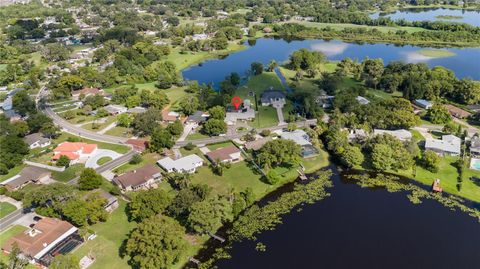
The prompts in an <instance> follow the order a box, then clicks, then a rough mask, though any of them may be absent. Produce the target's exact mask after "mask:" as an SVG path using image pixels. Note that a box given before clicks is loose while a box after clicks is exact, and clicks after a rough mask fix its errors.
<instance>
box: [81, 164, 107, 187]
mask: <svg viewBox="0 0 480 269" xmlns="http://www.w3.org/2000/svg"><path fill="white" fill-rule="evenodd" d="M102 181H103V179H102V176H101V175H99V174H97V172H96V171H95V169H93V168H85V169H84V170H83V171H82V173H81V174H80V178H79V179H78V188H79V189H80V190H93V189H96V188H98V187H100V185H102Z"/></svg>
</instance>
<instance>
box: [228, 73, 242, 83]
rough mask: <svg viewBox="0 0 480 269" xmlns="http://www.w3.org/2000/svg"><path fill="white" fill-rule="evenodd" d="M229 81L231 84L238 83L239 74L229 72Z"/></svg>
mask: <svg viewBox="0 0 480 269" xmlns="http://www.w3.org/2000/svg"><path fill="white" fill-rule="evenodd" d="M230 83H232V85H233V86H238V85H240V75H239V74H238V73H237V72H233V73H231V74H230Z"/></svg>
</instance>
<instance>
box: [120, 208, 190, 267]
mask: <svg viewBox="0 0 480 269" xmlns="http://www.w3.org/2000/svg"><path fill="white" fill-rule="evenodd" d="M184 237H185V229H184V228H183V227H182V226H181V225H180V224H179V223H178V222H177V221H176V220H174V219H172V218H169V217H166V216H161V215H157V216H155V217H152V218H149V219H146V220H145V221H143V222H141V223H140V224H139V225H138V226H137V228H135V229H133V231H132V232H131V233H130V236H129V238H128V240H127V242H126V246H125V254H126V255H128V256H129V257H130V263H131V264H132V266H133V267H134V268H144V269H166V268H170V267H171V266H172V265H173V264H175V263H177V262H178V261H179V260H180V258H181V257H183V254H184V251H185V250H186V248H187V242H186V241H185V239H184Z"/></svg>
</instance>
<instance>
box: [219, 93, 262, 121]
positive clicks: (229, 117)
mask: <svg viewBox="0 0 480 269" xmlns="http://www.w3.org/2000/svg"><path fill="white" fill-rule="evenodd" d="M253 119H255V110H254V109H253V108H252V107H251V105H250V100H248V99H245V100H244V101H243V103H242V108H240V109H238V110H229V111H227V113H225V120H224V121H225V122H226V123H227V125H235V123H236V122H237V120H241V121H251V120H253Z"/></svg>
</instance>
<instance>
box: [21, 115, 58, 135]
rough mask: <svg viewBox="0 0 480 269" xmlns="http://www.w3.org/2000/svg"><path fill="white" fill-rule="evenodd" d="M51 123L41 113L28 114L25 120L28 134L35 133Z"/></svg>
mask: <svg viewBox="0 0 480 269" xmlns="http://www.w3.org/2000/svg"><path fill="white" fill-rule="evenodd" d="M49 123H52V120H51V119H50V118H49V117H47V116H46V115H45V114H43V113H34V114H30V115H29V116H28V119H27V124H28V128H29V129H30V132H32V133H36V132H38V131H40V129H41V128H42V127H43V126H45V125H46V124H49Z"/></svg>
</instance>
